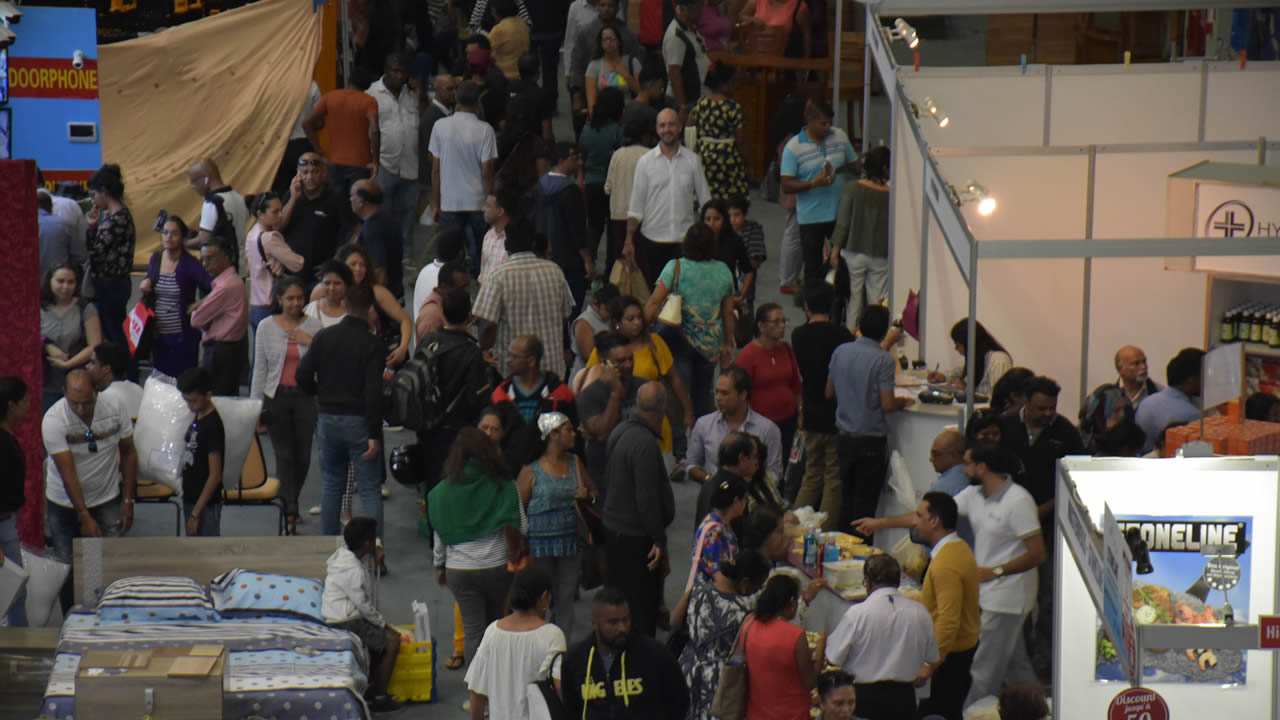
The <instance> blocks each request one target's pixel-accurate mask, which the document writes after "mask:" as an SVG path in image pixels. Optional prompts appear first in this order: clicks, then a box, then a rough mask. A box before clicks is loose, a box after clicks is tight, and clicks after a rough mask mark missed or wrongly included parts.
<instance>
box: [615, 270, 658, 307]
mask: <svg viewBox="0 0 1280 720" xmlns="http://www.w3.org/2000/svg"><path fill="white" fill-rule="evenodd" d="M609 282H611V283H613V285H614V287H616V288H618V292H619V293H621V294H622V295H630V296H631V297H633V298H635V299H637V300H639V301H640V302H641V303H644V302H648V300H649V295H650V292H649V284H648V283H646V282H645V281H644V274H643V273H641V272H640V269H639V268H634V267H629V266H628V265H627V261H626V260H617V261H615V262H614V263H613V270H611V271H610V272H609Z"/></svg>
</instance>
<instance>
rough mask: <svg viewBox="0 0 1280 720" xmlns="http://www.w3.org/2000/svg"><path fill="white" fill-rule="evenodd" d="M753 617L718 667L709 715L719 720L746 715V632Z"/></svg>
mask: <svg viewBox="0 0 1280 720" xmlns="http://www.w3.org/2000/svg"><path fill="white" fill-rule="evenodd" d="M755 621H756V619H755V617H754V616H752V617H751V619H750V620H749V621H748V622H747V624H746V626H745V627H743V628H742V634H741V635H739V636H738V640H737V642H735V643H734V644H733V650H731V651H730V652H729V659H728V660H727V661H726V662H725V664H724V665H722V666H720V684H719V685H718V686H717V687H716V695H715V697H714V698H713V699H712V700H711V715H712V716H713V717H717V718H719V719H720V720H742V718H744V717H746V715H747V648H746V642H747V632H748V631H750V630H751V625H752V624H753V623H755Z"/></svg>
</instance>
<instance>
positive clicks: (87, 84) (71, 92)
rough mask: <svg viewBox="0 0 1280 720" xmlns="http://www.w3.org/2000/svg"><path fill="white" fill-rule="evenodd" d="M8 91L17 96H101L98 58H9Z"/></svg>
mask: <svg viewBox="0 0 1280 720" xmlns="http://www.w3.org/2000/svg"><path fill="white" fill-rule="evenodd" d="M9 95H10V96H11V97H16V98H71V99H77V100H97V99H98V61H97V60H90V59H88V58H85V60H84V67H82V68H80V69H79V70H77V69H76V68H75V67H74V66H73V65H72V64H71V58H24V57H10V58H9Z"/></svg>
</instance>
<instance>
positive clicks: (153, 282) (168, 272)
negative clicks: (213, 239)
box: [141, 217, 211, 378]
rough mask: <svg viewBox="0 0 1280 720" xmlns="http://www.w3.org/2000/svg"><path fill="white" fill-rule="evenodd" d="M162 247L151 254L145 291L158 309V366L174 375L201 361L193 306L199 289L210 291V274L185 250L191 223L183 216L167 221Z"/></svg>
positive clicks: (156, 365) (163, 371)
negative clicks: (187, 222) (193, 318)
mask: <svg viewBox="0 0 1280 720" xmlns="http://www.w3.org/2000/svg"><path fill="white" fill-rule="evenodd" d="M161 233H162V235H163V238H164V239H163V241H162V243H161V249H160V250H157V251H156V252H155V253H154V254H153V255H152V256H151V263H150V265H149V266H148V267H147V277H146V278H145V279H144V280H143V281H142V286H141V289H142V294H143V296H144V297H145V298H146V299H147V300H148V301H149V302H150V303H151V306H152V307H153V308H155V311H156V317H155V320H153V321H152V322H154V323H155V324H156V343H155V368H156V370H159V371H160V372H162V373H164V374H165V375H168V376H170V377H175V378H176V377H178V376H179V375H181V374H182V371H183V370H186V369H188V368H193V367H195V366H196V365H197V364H199V353H200V331H199V330H196V329H194V328H192V327H191V305H192V303H194V302H195V300H196V290H197V289H198V290H200V291H201V292H202V293H207V292H209V288H210V284H211V282H210V279H209V273H207V272H205V270H204V266H202V265H201V264H200V260H199V259H197V258H196V257H195V256H194V255H192V254H190V253H188V252H187V251H186V250H185V249H183V247H182V245H183V241H185V240H186V237H187V224H186V223H184V222H182V219H181V218H176V217H170V218H169V219H167V220H165V223H164V230H162V231H161Z"/></svg>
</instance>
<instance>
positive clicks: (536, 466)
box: [516, 412, 595, 638]
mask: <svg viewBox="0 0 1280 720" xmlns="http://www.w3.org/2000/svg"><path fill="white" fill-rule="evenodd" d="M537 422H538V432H539V434H540V435H541V436H542V443H543V450H542V454H541V456H540V457H539V458H538V459H537V460H534V461H533V462H532V463H530V464H529V465H526V466H525V467H524V469H523V470H521V471H520V475H519V477H517V478H516V486H517V488H519V490H520V501H521V502H522V503H524V506H525V513H526V514H527V515H528V516H529V554H530V555H532V556H533V562H534V564H535V565H539V566H541V567H542V568H544V569H545V570H546V571H547V572H548V573H550V575H551V578H552V582H553V586H552V587H553V591H552V593H551V597H552V598H553V601H552V602H553V604H552V612H553V613H554V615H553V618H554V622H555V623H556V624H557V625H559V626H560V629H561V630H563V631H564V634H565V637H566V638H570V637H572V636H573V621H574V614H573V594H574V590H575V589H576V588H577V587H578V565H579V563H578V512H577V510H576V509H575V508H574V502H575V501H577V500H579V499H582V500H591V499H592V497H593V496H594V495H595V493H594V492H593V491H592V486H591V480H590V478H588V477H587V471H586V469H585V468H583V466H582V460H581V459H580V458H578V456H577V455H574V454H573V453H572V452H570V451H571V450H572V449H573V447H574V445H575V444H576V442H577V433H576V432H575V431H574V429H573V423H571V422H569V418H568V417H567V416H565V415H564V413H558V412H550V413H543V414H541V415H539V416H538V421H537Z"/></svg>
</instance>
